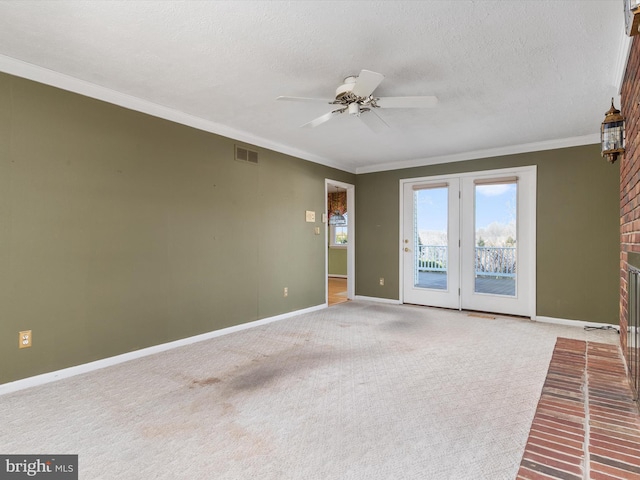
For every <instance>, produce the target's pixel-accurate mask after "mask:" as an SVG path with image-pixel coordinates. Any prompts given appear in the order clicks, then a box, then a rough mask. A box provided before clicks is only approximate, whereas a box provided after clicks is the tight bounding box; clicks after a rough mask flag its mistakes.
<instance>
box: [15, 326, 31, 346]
mask: <svg viewBox="0 0 640 480" xmlns="http://www.w3.org/2000/svg"><path fill="white" fill-rule="evenodd" d="M32 339H33V335H31V330H25V331H23V332H18V348H28V347H30V346H31V340H32Z"/></svg>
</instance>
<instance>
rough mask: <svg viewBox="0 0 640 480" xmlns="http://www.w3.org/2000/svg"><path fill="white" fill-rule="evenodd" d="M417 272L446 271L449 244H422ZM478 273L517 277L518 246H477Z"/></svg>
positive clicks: (476, 270)
mask: <svg viewBox="0 0 640 480" xmlns="http://www.w3.org/2000/svg"><path fill="white" fill-rule="evenodd" d="M417 253H418V254H417V256H416V267H417V268H416V271H417V272H446V271H447V246H446V245H420V246H419V247H418V252H417ZM475 272H476V275H485V276H491V277H515V275H516V247H476V268H475Z"/></svg>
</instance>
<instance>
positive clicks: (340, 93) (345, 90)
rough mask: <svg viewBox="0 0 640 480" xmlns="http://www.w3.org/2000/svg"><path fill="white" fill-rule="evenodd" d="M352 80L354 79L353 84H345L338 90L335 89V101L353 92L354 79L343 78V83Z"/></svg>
mask: <svg viewBox="0 0 640 480" xmlns="http://www.w3.org/2000/svg"><path fill="white" fill-rule="evenodd" d="M352 78H353V79H354V80H353V82H348V83H345V84H343V85H340V86H339V87H338V88H336V100H340V99H341V98H342V97H344V96H345V95H348V94H350V93H351V92H352V91H353V87H355V86H356V82H355V77H347V78H345V81H347V80H350V79H352Z"/></svg>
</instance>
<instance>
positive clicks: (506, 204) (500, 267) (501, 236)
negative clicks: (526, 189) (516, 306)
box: [474, 180, 518, 297]
mask: <svg viewBox="0 0 640 480" xmlns="http://www.w3.org/2000/svg"><path fill="white" fill-rule="evenodd" d="M517 198H518V183H517V181H516V180H513V181H497V182H496V183H488V184H484V183H483V184H476V185H475V282H474V291H475V293H484V294H490V295H506V296H511V297H513V296H515V295H516V285H517V264H516V263H517V262H516V260H517V258H518V255H517V248H518V231H517V230H518V229H517V224H518V222H517V211H518V206H517Z"/></svg>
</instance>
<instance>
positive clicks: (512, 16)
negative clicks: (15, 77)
mask: <svg viewBox="0 0 640 480" xmlns="http://www.w3.org/2000/svg"><path fill="white" fill-rule="evenodd" d="M621 3H622V2H620V1H612V0H607V1H586V0H577V1H568V0H567V1H563V0H550V1H544V0H531V1H526V0H513V1H463V0H458V1H450V0H446V1H420V2H414V1H369V2H364V1H338V2H332V1H304V2H293V1H292V2H279V1H233V2H224V1H181V2H173V1H132V0H127V1H121V2H120V1H50V2H45V1H25V0H20V1H0V55H3V56H5V58H4V59H3V60H4V61H3V62H0V69H2V70H4V71H9V72H10V73H14V70H15V69H13V68H12V67H11V68H10V66H11V65H13V64H12V62H13V59H17V60H20V61H22V62H26V63H28V64H32V65H36V66H38V67H42V68H43V69H48V70H51V71H53V72H58V73H61V74H65V75H68V76H70V77H73V78H76V79H80V80H83V81H84V82H89V84H95V85H98V86H100V87H105V89H108V90H105V91H115V92H119V93H122V94H126V95H128V96H130V97H124V96H122V97H121V100H122V98H131V97H135V98H137V99H142V100H145V101H146V102H143V103H144V104H145V105H147V106H148V105H149V103H147V102H150V103H152V104H156V105H159V106H161V107H164V108H163V109H160V110H158V111H162V112H165V113H166V112H170V111H174V112H182V113H184V114H188V115H189V118H191V119H193V118H194V117H195V118H197V119H198V120H199V121H200V122H201V123H200V127H201V128H204V129H208V130H210V131H216V132H218V133H222V134H226V135H229V136H233V137H235V138H237V139H240V140H243V141H250V142H252V143H255V144H257V145H261V146H265V147H269V148H274V149H276V150H280V151H283V152H285V153H292V154H295V155H298V156H300V157H303V158H306V159H310V160H313V161H317V162H320V163H326V164H329V165H334V166H339V167H341V168H344V169H346V170H349V171H372V170H376V169H384V168H390V166H392V165H398V166H402V165H408V164H413V163H415V164H417V163H421V164H428V163H436V162H441V161H443V158H444V159H447V158H449V159H455V158H458V157H459V158H462V157H464V155H470V152H478V151H499V150H500V149H501V148H505V147H513V150H514V151H517V148H518V147H517V146H522V145H526V144H531V143H538V142H547V143H553V142H554V141H558V144H562V142H563V141H565V142H567V143H568V144H570V143H571V142H572V141H573V142H577V143H580V142H582V143H590V142H592V141H593V138H595V134H597V132H598V129H599V124H600V122H601V121H602V119H603V118H604V112H605V111H606V110H607V108H608V106H609V105H608V103H609V101H610V98H611V97H612V96H615V95H616V93H617V87H616V85H615V83H616V80H615V70H616V67H617V62H618V63H619V60H618V56H619V52H620V50H621V49H622V48H623V31H622V30H623V15H622V5H621ZM6 57H10V58H6ZM361 69H368V70H373V71H375V72H380V73H382V74H384V75H385V77H386V78H385V79H384V81H383V82H382V84H381V85H380V86H379V87H378V89H377V90H376V91H375V94H376V95H377V96H412V95H435V96H437V97H438V99H439V104H438V106H437V107H436V108H433V109H393V110H383V111H380V113H379V115H380V116H381V117H382V118H383V119H384V120H385V121H386V123H387V124H389V125H390V127H391V128H389V129H387V130H386V131H384V132H382V133H377V134H376V133H373V132H372V131H371V130H369V129H368V128H367V127H366V126H365V125H364V124H363V122H361V121H360V120H359V119H357V118H355V117H350V116H348V115H341V116H339V117H336V118H334V119H333V120H331V121H330V122H328V123H325V124H323V125H320V126H319V127H317V128H315V129H301V128H299V126H300V125H302V124H303V123H306V122H307V121H310V120H311V119H313V118H315V117H317V116H319V115H322V114H323V113H326V112H328V111H330V110H331V108H330V106H329V105H324V104H321V103H319V104H309V103H293V102H277V101H276V100H275V99H276V97H277V96H279V95H291V96H304V97H321V98H327V99H331V98H333V96H334V92H335V89H336V87H337V86H338V85H339V84H341V83H342V80H343V78H344V77H346V76H348V75H353V74H357V73H358V72H360V70H361ZM43 72H45V73H50V72H46V71H44V70H43ZM32 76H33V75H32ZM36 76H37V75H36ZM44 77H46V75H43V78H44ZM43 81H46V80H43ZM50 83H54V84H55V82H50ZM79 83H82V82H79ZM85 85H86V84H85ZM70 89H73V88H72V87H70ZM98 96H99V95H98ZM116 103H117V102H116ZM120 103H123V102H122V101H121V102H120ZM124 103H126V101H124ZM134 103H135V102H132V105H131V106H133V107H134V108H135V105H133V104H134ZM143 110H144V109H143ZM147 110H148V109H147ZM161 114H162V113H161ZM165 116H166V115H165ZM192 123H193V122H192ZM586 136H588V137H586ZM575 137H579V138H578V139H577V140H575ZM566 139H574V140H566ZM496 149H497V150H496Z"/></svg>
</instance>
